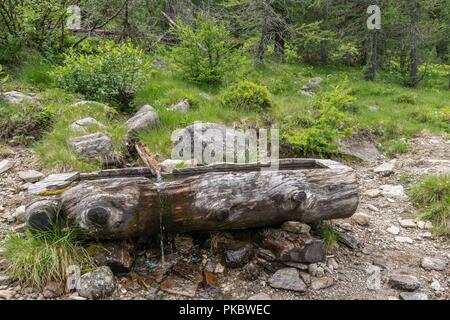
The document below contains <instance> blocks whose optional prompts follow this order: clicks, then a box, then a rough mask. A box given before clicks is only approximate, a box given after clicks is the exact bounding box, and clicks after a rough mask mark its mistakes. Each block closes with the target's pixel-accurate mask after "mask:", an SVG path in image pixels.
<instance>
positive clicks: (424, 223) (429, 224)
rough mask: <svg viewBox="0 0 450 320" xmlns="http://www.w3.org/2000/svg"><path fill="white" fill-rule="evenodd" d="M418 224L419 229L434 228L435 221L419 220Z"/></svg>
mask: <svg viewBox="0 0 450 320" xmlns="http://www.w3.org/2000/svg"><path fill="white" fill-rule="evenodd" d="M417 226H418V227H419V229H427V230H430V229H433V223H432V222H431V221H419V222H418V223H417Z"/></svg>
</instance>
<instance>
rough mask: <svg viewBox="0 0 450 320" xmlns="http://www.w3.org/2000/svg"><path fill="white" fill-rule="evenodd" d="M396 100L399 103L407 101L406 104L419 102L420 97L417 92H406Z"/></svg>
mask: <svg viewBox="0 0 450 320" xmlns="http://www.w3.org/2000/svg"><path fill="white" fill-rule="evenodd" d="M395 102H397V103H406V104H417V102H418V98H417V94H415V93H411V92H408V93H404V94H401V95H399V96H398V97H397V98H395Z"/></svg>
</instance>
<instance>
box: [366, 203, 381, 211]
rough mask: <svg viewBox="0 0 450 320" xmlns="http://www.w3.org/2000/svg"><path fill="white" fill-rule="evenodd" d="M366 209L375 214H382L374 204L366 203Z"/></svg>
mask: <svg viewBox="0 0 450 320" xmlns="http://www.w3.org/2000/svg"><path fill="white" fill-rule="evenodd" d="M365 207H366V208H367V209H369V210H370V211H373V212H380V209H378V208H377V207H375V206H374V205H373V204H370V203H366V205H365Z"/></svg>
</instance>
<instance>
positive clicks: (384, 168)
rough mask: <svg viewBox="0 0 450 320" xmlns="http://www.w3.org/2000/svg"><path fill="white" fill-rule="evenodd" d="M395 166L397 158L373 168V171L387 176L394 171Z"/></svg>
mask: <svg viewBox="0 0 450 320" xmlns="http://www.w3.org/2000/svg"><path fill="white" fill-rule="evenodd" d="M394 168H395V160H393V161H390V162H386V163H383V164H382V165H380V166H378V167H376V168H375V169H373V172H375V173H378V174H379V175H381V176H383V177H387V176H389V175H391V174H393V173H394Z"/></svg>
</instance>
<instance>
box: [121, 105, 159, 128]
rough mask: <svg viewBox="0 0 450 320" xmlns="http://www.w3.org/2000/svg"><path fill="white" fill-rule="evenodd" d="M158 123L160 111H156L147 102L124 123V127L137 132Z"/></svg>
mask: <svg viewBox="0 0 450 320" xmlns="http://www.w3.org/2000/svg"><path fill="white" fill-rule="evenodd" d="M158 124H159V115H158V113H157V112H156V111H155V109H153V107H151V106H150V105H148V104H146V105H144V106H142V107H141V108H140V109H139V110H138V112H136V114H135V115H134V116H133V117H132V118H130V119H128V121H127V122H126V123H125V124H124V127H125V128H126V129H127V130H128V132H131V131H134V132H137V131H141V130H145V129H151V128H154V127H156V126H157V125H158Z"/></svg>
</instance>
